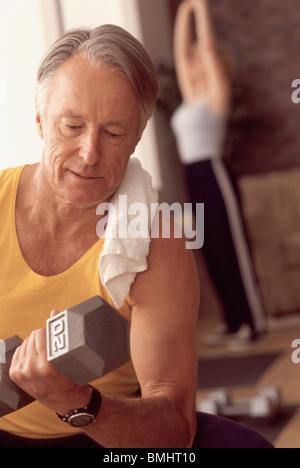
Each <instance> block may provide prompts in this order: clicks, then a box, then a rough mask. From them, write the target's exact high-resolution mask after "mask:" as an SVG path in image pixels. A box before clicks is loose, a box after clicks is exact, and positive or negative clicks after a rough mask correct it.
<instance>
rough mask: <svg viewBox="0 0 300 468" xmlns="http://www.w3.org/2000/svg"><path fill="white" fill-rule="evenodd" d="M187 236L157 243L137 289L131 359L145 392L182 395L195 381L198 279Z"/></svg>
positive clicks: (188, 390) (133, 292)
mask: <svg viewBox="0 0 300 468" xmlns="http://www.w3.org/2000/svg"><path fill="white" fill-rule="evenodd" d="M184 245H185V244H184V242H183V240H177V239H158V240H155V242H154V241H152V244H151V249H152V250H151V251H150V255H149V269H148V270H147V272H145V273H142V274H140V275H138V278H137V281H136V283H135V285H134V287H133V290H132V295H131V297H132V301H133V302H134V305H133V313H132V325H131V351H132V359H133V363H134V366H135V369H136V372H137V376H138V378H139V381H140V384H141V388H142V392H143V394H144V396H150V395H158V394H168V396H170V398H173V397H174V399H176V397H177V396H178V397H179V398H181V396H182V394H183V393H187V394H188V393H189V392H191V394H192V393H193V392H194V390H195V385H196V372H197V370H196V368H197V356H196V344H195V334H196V333H195V331H196V321H197V314H198V307H199V281H198V274H197V270H196V267H195V262H194V259H193V257H192V254H191V252H190V251H186V250H185V248H184Z"/></svg>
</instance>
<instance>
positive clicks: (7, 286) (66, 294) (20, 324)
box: [0, 166, 138, 439]
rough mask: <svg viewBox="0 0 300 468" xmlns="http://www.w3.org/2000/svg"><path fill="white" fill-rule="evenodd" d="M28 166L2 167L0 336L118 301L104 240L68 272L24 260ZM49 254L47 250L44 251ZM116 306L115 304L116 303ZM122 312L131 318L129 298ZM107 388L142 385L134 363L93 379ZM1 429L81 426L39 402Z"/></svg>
mask: <svg viewBox="0 0 300 468" xmlns="http://www.w3.org/2000/svg"><path fill="white" fill-rule="evenodd" d="M23 168H24V166H22V167H18V168H15V169H7V170H4V171H1V172H0V265H1V273H0V275H1V276H0V298H1V300H0V339H2V340H4V339H6V338H9V337H10V336H12V335H19V336H20V338H22V339H24V338H26V337H27V336H29V335H30V333H31V332H32V331H33V330H35V329H38V328H43V327H45V324H46V319H47V318H49V315H50V312H51V310H53V309H56V310H58V311H59V312H61V311H63V310H65V309H67V308H70V307H72V306H74V305H76V304H78V303H80V302H82V301H84V300H86V299H89V298H90V297H93V296H95V295H99V296H101V297H103V298H104V299H105V300H106V301H107V302H108V303H110V304H111V305H112V306H113V303H112V300H111V298H110V296H109V294H108V292H107V290H106V289H105V288H104V286H103V285H102V284H101V281H100V278H99V272H98V263H99V258H100V255H101V252H102V249H103V243H104V240H103V239H99V241H98V242H97V243H96V244H95V245H94V246H93V247H92V248H91V249H90V250H89V251H88V252H86V253H85V255H84V256H83V257H82V258H81V259H80V260H79V261H78V262H76V263H75V264H74V265H73V266H72V267H71V268H69V269H68V270H67V271H65V272H63V273H61V274H59V275H56V276H51V277H44V276H40V275H38V274H36V273H35V272H34V271H32V270H31V269H30V267H29V266H28V264H27V263H26V262H25V260H24V257H23V255H22V252H21V250H20V247H19V242H18V238H17V233H16V227H15V204H16V196H17V190H18V185H19V180H20V176H21V173H22V170H23ZM45 255H47V252H45ZM113 307H114V306H113ZM119 312H120V313H121V314H122V315H123V316H124V317H125V318H126V319H127V320H128V321H129V323H130V319H131V309H130V307H129V305H128V304H127V303H125V304H124V305H123V307H122V308H121V309H119ZM93 385H94V386H95V387H97V388H98V389H99V390H100V391H102V392H107V393H114V394H117V395H120V396H121V397H128V396H130V395H132V394H133V393H135V392H136V391H137V389H138V382H137V377H136V375H135V372H134V368H133V365H132V363H131V362H129V363H127V364H126V365H124V366H122V367H120V368H119V369H117V370H116V371H114V372H111V373H110V374H107V375H106V376H104V377H103V378H101V379H99V380H97V381H95V382H93ZM0 430H2V431H7V432H10V433H12V434H15V435H18V436H21V437H28V438H33V439H37V438H55V437H64V436H68V435H74V434H76V433H78V430H76V429H73V428H71V427H69V426H68V425H67V424H66V423H63V422H62V421H60V420H59V419H58V418H57V416H56V414H55V413H54V412H53V411H51V410H48V409H47V408H46V407H44V406H43V405H41V404H40V403H39V402H37V401H35V402H34V403H32V404H31V405H29V406H27V407H25V408H22V409H20V410H19V411H16V412H14V413H11V414H9V415H7V416H4V417H2V418H0Z"/></svg>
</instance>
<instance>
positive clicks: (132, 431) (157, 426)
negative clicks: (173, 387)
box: [84, 394, 195, 448]
mask: <svg viewBox="0 0 300 468" xmlns="http://www.w3.org/2000/svg"><path fill="white" fill-rule="evenodd" d="M102 396H103V400H102V405H101V410H100V412H99V414H98V416H97V421H96V422H95V423H94V424H92V425H91V426H88V427H87V428H86V429H85V430H84V432H85V433H86V434H87V435H88V436H89V437H91V438H92V439H94V440H95V441H96V442H98V443H99V444H100V445H102V446H103V447H106V448H150V447H151V448H187V447H189V446H191V444H192V441H193V436H194V432H195V425H194V424H195V422H194V421H193V418H191V419H192V421H191V422H189V421H188V420H187V418H184V417H183V416H181V415H180V414H179V413H178V412H176V411H175V410H174V408H173V406H172V404H171V403H170V401H169V400H168V399H167V398H166V397H164V396H159V397H151V398H134V399H126V400H120V399H116V398H114V397H112V396H110V395H105V394H104V395H102Z"/></svg>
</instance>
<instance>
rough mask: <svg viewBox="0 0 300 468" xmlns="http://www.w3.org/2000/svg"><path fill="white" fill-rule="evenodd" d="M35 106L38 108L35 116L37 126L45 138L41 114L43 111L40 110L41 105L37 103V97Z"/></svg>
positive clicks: (41, 135) (42, 137)
mask: <svg viewBox="0 0 300 468" xmlns="http://www.w3.org/2000/svg"><path fill="white" fill-rule="evenodd" d="M35 108H36V117H35V121H36V126H37V129H38V132H39V135H40V137H41V139H42V140H43V139H44V133H43V123H42V116H41V112H40V109H39V105H38V103H37V99H36V100H35Z"/></svg>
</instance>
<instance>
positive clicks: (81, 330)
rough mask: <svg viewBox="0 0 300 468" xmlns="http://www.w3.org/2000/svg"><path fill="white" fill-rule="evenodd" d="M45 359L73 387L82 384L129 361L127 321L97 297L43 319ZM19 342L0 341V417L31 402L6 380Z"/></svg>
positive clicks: (15, 340) (13, 338)
mask: <svg viewBox="0 0 300 468" xmlns="http://www.w3.org/2000/svg"><path fill="white" fill-rule="evenodd" d="M46 332H47V360H48V362H49V363H51V364H52V365H53V366H54V367H55V368H56V369H58V370H59V371H60V372H61V373H62V374H64V375H65V376H67V377H68V378H69V379H70V380H72V381H73V382H74V383H76V384H77V385H80V386H81V385H85V384H87V383H89V382H92V381H93V380H95V379H98V378H100V377H102V376H104V375H105V374H108V373H109V372H111V371H113V370H115V369H117V368H118V367H120V366H122V365H123V364H125V363H126V362H127V361H128V360H129V359H130V352H129V325H128V322H127V320H126V319H125V318H124V317H123V316H122V315H120V314H119V313H118V312H117V311H116V310H115V309H114V308H113V307H111V306H110V305H109V304H108V303H107V302H106V301H104V300H103V299H102V298H100V297H99V296H95V297H93V298H91V299H88V300H87V301H85V302H82V303H81V304H78V305H76V306H74V307H72V308H70V309H68V310H65V311H64V312H61V313H60V314H58V315H55V316H54V317H52V318H50V319H48V320H47V324H46ZM21 343H22V340H21V339H20V338H19V337H18V336H16V335H15V336H12V337H10V338H8V339H7V340H1V341H0V417H2V416H4V415H6V414H9V413H11V412H13V411H17V410H19V409H21V408H23V407H24V406H26V405H28V404H30V403H32V402H33V401H34V399H33V398H32V397H31V396H30V395H28V394H27V393H25V392H24V391H23V390H22V389H20V388H19V387H18V386H17V385H16V384H15V383H14V382H13V381H12V380H11V379H10V377H9V368H10V365H11V360H12V358H13V355H14V352H15V350H16V349H17V348H18V346H20V344H21Z"/></svg>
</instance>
